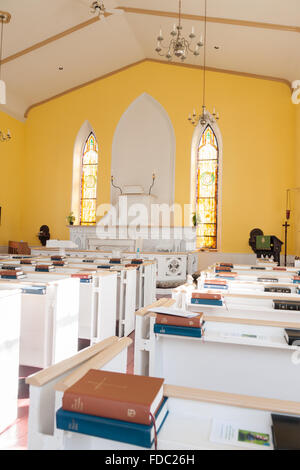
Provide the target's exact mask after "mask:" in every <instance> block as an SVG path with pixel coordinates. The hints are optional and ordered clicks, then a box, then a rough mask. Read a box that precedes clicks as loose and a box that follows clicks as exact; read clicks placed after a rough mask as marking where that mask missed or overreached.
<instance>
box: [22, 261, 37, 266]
mask: <svg viewBox="0 0 300 470" xmlns="http://www.w3.org/2000/svg"><path fill="white" fill-rule="evenodd" d="M20 264H30V265H33V266H35V265H36V261H35V260H32V259H21V261H20Z"/></svg>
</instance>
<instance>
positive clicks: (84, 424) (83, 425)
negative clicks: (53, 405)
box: [56, 411, 152, 449]
mask: <svg viewBox="0 0 300 470" xmlns="http://www.w3.org/2000/svg"><path fill="white" fill-rule="evenodd" d="M56 427H57V428H58V429H63V430H65V431H71V432H77V433H81V434H87V435H89V436H96V437H101V438H103V439H109V440H114V441H119V442H125V443H127V444H132V445H136V446H139V447H145V448H148V449H150V448H151V446H152V442H151V427H150V426H149V427H148V426H147V429H130V427H129V426H126V425H125V424H124V425H123V426H122V424H120V422H118V421H117V422H115V423H114V422H113V421H112V420H111V421H110V422H109V420H105V421H104V420H102V422H101V423H99V420H98V419H93V416H89V415H87V416H86V415H84V414H81V413H66V412H63V413H59V411H58V412H57V414H56Z"/></svg>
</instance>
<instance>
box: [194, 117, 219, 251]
mask: <svg viewBox="0 0 300 470" xmlns="http://www.w3.org/2000/svg"><path fill="white" fill-rule="evenodd" d="M218 166H219V148H218V142H217V139H216V136H215V134H214V132H213V130H212V128H211V127H210V126H209V125H208V126H207V127H206V129H205V130H204V132H203V133H202V136H201V140H200V144H199V147H198V149H197V179H196V186H197V188H196V216H197V247H198V248H217V228H218V227H217V213H218V176H219V174H218Z"/></svg>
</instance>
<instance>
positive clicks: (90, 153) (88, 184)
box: [80, 133, 98, 225]
mask: <svg viewBox="0 0 300 470" xmlns="http://www.w3.org/2000/svg"><path fill="white" fill-rule="evenodd" d="M97 173H98V144H97V140H96V138H95V136H94V134H93V133H91V134H90V135H89V137H88V138H87V141H86V143H85V146H84V150H83V154H82V162H81V208H80V225H93V224H95V223H96V209H97V207H96V206H97Z"/></svg>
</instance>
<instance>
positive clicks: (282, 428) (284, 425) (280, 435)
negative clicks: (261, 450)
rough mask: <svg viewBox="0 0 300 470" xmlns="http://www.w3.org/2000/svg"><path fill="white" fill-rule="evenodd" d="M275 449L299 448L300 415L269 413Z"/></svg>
mask: <svg viewBox="0 0 300 470" xmlns="http://www.w3.org/2000/svg"><path fill="white" fill-rule="evenodd" d="M271 418H272V423H273V425H272V433H273V441H274V449H275V450H300V417H296V416H284V415H277V414H273V413H272V414H271Z"/></svg>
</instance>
